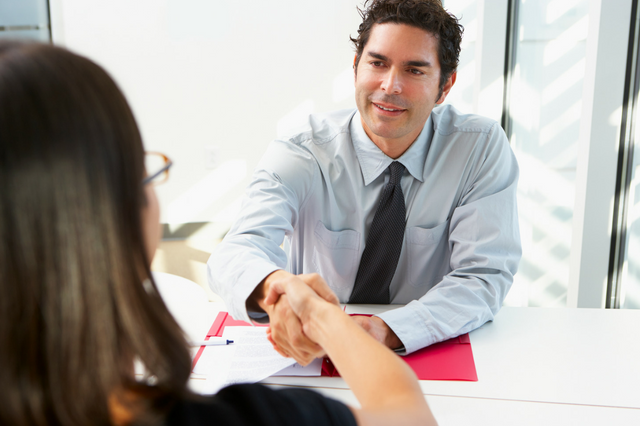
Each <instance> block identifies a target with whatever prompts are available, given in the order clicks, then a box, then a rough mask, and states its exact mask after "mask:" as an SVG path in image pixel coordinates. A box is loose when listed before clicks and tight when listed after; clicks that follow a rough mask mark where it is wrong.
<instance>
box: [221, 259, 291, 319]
mask: <svg viewBox="0 0 640 426" xmlns="http://www.w3.org/2000/svg"><path fill="white" fill-rule="evenodd" d="M278 269H282V268H279V267H278V266H276V265H274V264H272V263H261V264H254V265H252V266H251V267H250V268H247V269H246V270H245V272H244V273H243V274H242V275H241V276H240V278H239V279H238V285H236V286H235V294H234V297H233V300H235V301H236V303H234V304H233V305H232V306H228V308H229V313H230V314H231V316H232V317H233V318H234V319H236V320H242V321H245V322H248V323H251V322H252V320H255V321H256V322H260V323H266V322H269V316H268V315H267V314H266V313H264V312H251V313H249V312H247V299H248V298H249V296H251V293H253V291H254V290H255V289H256V287H257V286H258V284H260V283H261V282H262V280H264V279H265V278H266V277H267V276H268V275H269V274H271V273H272V272H274V271H277V270H278Z"/></svg>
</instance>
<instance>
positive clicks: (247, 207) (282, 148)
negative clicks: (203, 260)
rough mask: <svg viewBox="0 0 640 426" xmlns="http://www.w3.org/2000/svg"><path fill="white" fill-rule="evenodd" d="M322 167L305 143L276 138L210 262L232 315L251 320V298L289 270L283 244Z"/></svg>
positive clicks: (210, 274) (212, 284)
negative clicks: (269, 280)
mask: <svg viewBox="0 0 640 426" xmlns="http://www.w3.org/2000/svg"><path fill="white" fill-rule="evenodd" d="M317 169H318V167H317V163H316V161H315V159H314V158H313V156H312V155H311V153H309V152H308V151H307V150H306V149H304V148H303V147H301V146H300V145H298V144H296V143H293V142H288V141H278V140H276V141H274V142H272V143H271V144H270V145H269V147H268V149H267V152H266V153H265V155H264V156H263V158H262V159H261V160H260V163H259V164H258V167H257V169H256V172H255V173H254V175H253V177H252V181H251V183H250V184H249V187H248V188H247V192H246V197H245V199H244V200H243V204H242V208H241V212H240V216H239V217H238V219H237V220H236V222H235V224H234V225H233V227H232V228H231V229H230V230H229V232H228V233H227V235H226V236H225V237H224V239H223V241H222V242H221V243H220V244H218V246H217V247H216V249H215V250H214V252H213V253H212V255H211V257H210V258H209V261H208V262H207V273H208V280H209V285H210V287H211V289H212V290H213V291H214V292H215V293H217V294H218V295H220V296H221V297H222V299H223V300H224V301H225V303H226V304H227V308H228V309H229V312H230V313H231V315H232V316H233V317H234V318H235V319H238V320H244V321H247V322H250V317H249V314H248V313H247V310H246V300H247V298H248V297H249V296H250V295H251V293H252V292H253V290H254V289H255V288H256V286H257V285H258V284H259V283H260V282H261V281H262V280H263V279H264V278H265V277H266V276H267V275H269V274H270V273H271V272H273V271H276V270H278V269H285V268H286V266H287V255H286V253H285V252H284V251H283V250H282V248H281V247H280V246H281V244H282V242H283V241H284V238H285V236H286V235H290V234H291V233H293V229H294V227H295V226H296V222H297V220H298V213H299V211H300V209H301V208H302V206H303V205H304V202H305V201H306V199H307V195H308V193H309V190H310V188H311V187H312V185H313V181H314V179H316V178H317V176H316V175H317V173H319V172H318V170H317Z"/></svg>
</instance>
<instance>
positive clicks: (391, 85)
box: [380, 68, 402, 94]
mask: <svg viewBox="0 0 640 426" xmlns="http://www.w3.org/2000/svg"><path fill="white" fill-rule="evenodd" d="M380 87H381V89H382V90H384V91H385V92H387V93H388V94H398V93H400V92H402V79H401V76H400V73H399V71H398V70H395V69H393V68H391V69H389V71H388V72H387V73H386V74H385V76H384V78H383V80H382V84H381V85H380Z"/></svg>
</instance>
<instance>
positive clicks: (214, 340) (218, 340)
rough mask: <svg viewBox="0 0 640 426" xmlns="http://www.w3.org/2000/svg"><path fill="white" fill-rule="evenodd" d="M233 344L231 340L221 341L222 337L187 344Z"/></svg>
mask: <svg viewBox="0 0 640 426" xmlns="http://www.w3.org/2000/svg"><path fill="white" fill-rule="evenodd" d="M231 343H233V340H228V339H223V338H222V337H210V338H209V340H198V341H195V342H189V345H191V346H222V345H229V344H231Z"/></svg>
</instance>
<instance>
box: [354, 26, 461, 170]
mask: <svg viewBox="0 0 640 426" xmlns="http://www.w3.org/2000/svg"><path fill="white" fill-rule="evenodd" d="M356 71H357V72H356V80H355V86H356V104H357V105H358V110H359V111H360V114H361V116H362V122H363V123H362V124H363V127H364V129H365V131H366V132H367V134H368V135H369V137H370V138H371V140H372V141H373V142H374V143H375V144H376V145H378V147H380V149H382V150H383V151H384V152H385V153H386V154H387V155H390V154H389V152H387V151H388V150H385V148H384V147H383V146H385V147H393V146H395V147H396V148H397V149H395V151H400V154H402V152H404V151H405V150H406V149H407V148H408V147H409V146H410V145H411V144H412V143H413V141H414V140H415V139H416V138H417V137H418V135H419V134H420V132H421V131H422V128H423V127H424V124H425V122H426V121H427V118H428V117H429V114H431V110H432V109H433V107H434V105H435V104H436V102H437V103H441V102H443V101H444V99H445V97H446V96H447V94H448V93H449V90H450V89H451V86H452V85H453V82H454V81H455V73H454V74H453V75H452V77H451V78H449V80H448V81H447V83H446V84H445V87H444V90H443V93H442V95H441V96H440V97H438V95H439V92H440V90H439V83H440V61H439V60H438V40H437V39H436V38H435V37H434V36H433V35H431V33H428V32H426V31H424V30H421V29H419V28H416V27H412V26H409V25H404V24H393V23H389V24H376V25H374V26H373V28H372V29H371V34H370V37H369V41H368V42H367V44H366V45H365V46H364V50H363V52H362V56H361V58H360V62H359V63H358V67H357V70H356ZM381 145H382V146H381ZM391 151H394V150H393V149H392V150H391ZM395 153H396V154H397V152H395ZM400 154H398V156H399V155H400ZM390 156H392V155H390ZM392 157H393V158H397V157H395V156H392Z"/></svg>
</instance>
